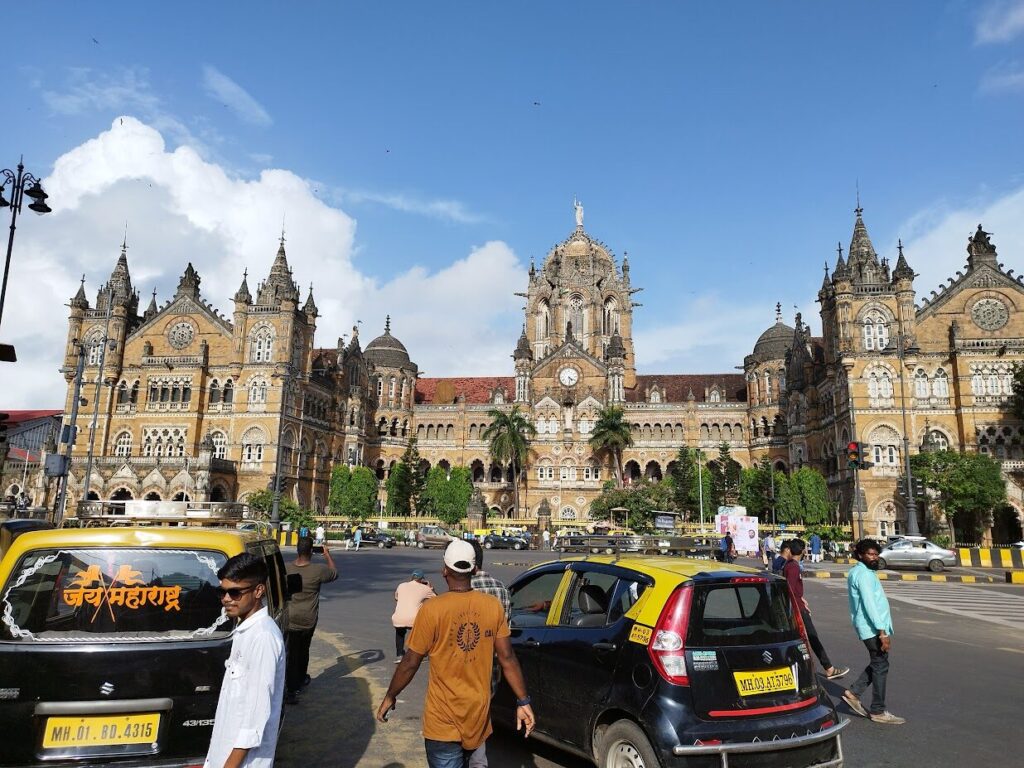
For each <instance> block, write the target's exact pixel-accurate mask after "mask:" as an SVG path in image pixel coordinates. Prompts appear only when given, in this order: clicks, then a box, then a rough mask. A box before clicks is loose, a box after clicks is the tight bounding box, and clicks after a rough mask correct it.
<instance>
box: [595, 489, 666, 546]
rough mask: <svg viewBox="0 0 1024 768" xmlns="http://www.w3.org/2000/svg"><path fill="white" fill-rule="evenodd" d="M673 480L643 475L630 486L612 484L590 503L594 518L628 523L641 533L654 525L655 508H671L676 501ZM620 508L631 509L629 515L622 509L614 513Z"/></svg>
mask: <svg viewBox="0 0 1024 768" xmlns="http://www.w3.org/2000/svg"><path fill="white" fill-rule="evenodd" d="M674 493H675V491H674V488H673V483H672V482H671V481H669V480H662V481H661V482H652V481H650V480H646V479H641V480H638V481H637V482H635V483H633V484H632V485H630V486H629V487H626V488H616V487H615V486H614V485H612V484H609V485H608V486H606V487H605V488H604V490H603V491H602V492H601V495H600V496H598V497H597V498H596V499H594V501H593V502H591V505H590V516H591V517H592V518H598V519H607V520H612V518H613V517H614V518H615V519H614V522H615V523H616V524H617V525H618V524H622V523H625V525H626V526H627V527H628V528H629V529H631V530H633V531H636V532H638V533H643V532H646V531H649V530H651V529H652V528H653V527H654V512H656V511H665V510H669V509H670V508H671V507H672V506H673V505H674V498H673V497H674ZM616 508H624V509H627V510H629V511H628V512H627V513H626V519H625V520H623V519H622V513H621V512H615V513H613V512H612V510H613V509H616Z"/></svg>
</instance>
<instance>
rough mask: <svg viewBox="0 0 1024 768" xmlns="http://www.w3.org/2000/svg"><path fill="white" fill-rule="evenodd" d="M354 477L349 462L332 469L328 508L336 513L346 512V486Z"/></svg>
mask: <svg viewBox="0 0 1024 768" xmlns="http://www.w3.org/2000/svg"><path fill="white" fill-rule="evenodd" d="M351 477H352V471H351V470H350V469H349V468H348V465H347V464H341V465H339V466H336V467H335V468H334V469H333V470H331V489H330V491H329V492H328V494H327V508H328V509H329V510H330V511H331V512H333V513H334V514H336V515H343V514H345V503H344V498H345V488H346V487H347V486H348V481H349V480H350V479H351Z"/></svg>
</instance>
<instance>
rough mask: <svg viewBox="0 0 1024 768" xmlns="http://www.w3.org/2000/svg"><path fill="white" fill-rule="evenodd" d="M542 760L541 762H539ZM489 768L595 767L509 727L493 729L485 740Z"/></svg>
mask: <svg viewBox="0 0 1024 768" xmlns="http://www.w3.org/2000/svg"><path fill="white" fill-rule="evenodd" d="M538 761H543V762H538ZM487 763H488V766H489V768H538V766H540V765H544V766H550V765H556V766H562V767H563V768H594V764H593V763H591V762H588V761H587V760H583V759H582V758H579V757H576V756H575V755H570V754H569V753H567V752H563V751H562V750H560V749H555V748H554V747H550V746H548V745H547V744H542V743H541V742H539V741H537V740H536V739H524V738H523V737H522V734H518V733H516V732H515V731H514V730H512V729H511V728H506V727H501V728H495V729H494V733H493V735H492V736H491V738H490V739H488V740H487Z"/></svg>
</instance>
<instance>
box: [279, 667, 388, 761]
mask: <svg viewBox="0 0 1024 768" xmlns="http://www.w3.org/2000/svg"><path fill="white" fill-rule="evenodd" d="M383 658H384V654H383V652H382V651H380V650H370V651H360V652H358V653H350V654H346V655H344V656H338V657H337V658H336V660H335V663H334V664H333V665H332V666H330V667H328V668H327V669H325V670H324V671H323V672H321V673H320V674H319V675H317V677H316V678H315V679H314V680H313V682H312V683H311V684H310V685H309V686H308V687H307V688H306V689H305V691H304V692H303V693H302V695H301V696H300V697H299V703H298V704H294V705H291V706H288V705H286V708H285V722H284V728H283V729H282V731H281V737H280V739H279V740H278V745H277V759H276V761H275V762H276V764H277V765H278V766H281V768H306V766H311V765H330V766H335V767H336V768H355V766H357V765H358V764H359V761H360V760H361V759H362V757H363V755H364V754H365V752H366V750H367V747H368V745H369V744H370V740H371V739H372V738H373V735H374V733H375V732H376V730H377V728H376V721H375V720H374V718H373V702H372V701H371V698H370V685H369V683H368V682H367V681H366V680H365V679H363V678H361V677H354V676H352V673H353V672H355V671H356V670H357V669H359V668H360V667H363V666H365V665H366V664H371V663H373V662H377V661H380V660H381V659H383ZM387 768H405V764H404V763H400V762H392V763H389V764H388V766H387Z"/></svg>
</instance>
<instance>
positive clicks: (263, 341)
mask: <svg viewBox="0 0 1024 768" xmlns="http://www.w3.org/2000/svg"><path fill="white" fill-rule="evenodd" d="M273 354H274V330H273V329H272V328H271V327H270V326H266V325H263V326H259V327H257V328H256V329H255V330H254V331H253V332H252V334H251V335H250V336H249V362H250V363H269V362H270V359H271V358H272V357H273Z"/></svg>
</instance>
